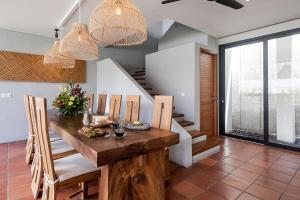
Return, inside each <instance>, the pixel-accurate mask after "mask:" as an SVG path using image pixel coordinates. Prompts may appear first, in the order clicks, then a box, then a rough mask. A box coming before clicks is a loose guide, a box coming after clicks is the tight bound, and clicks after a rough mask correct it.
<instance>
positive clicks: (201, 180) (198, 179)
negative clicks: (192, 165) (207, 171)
mask: <svg viewBox="0 0 300 200" xmlns="http://www.w3.org/2000/svg"><path fill="white" fill-rule="evenodd" d="M185 180H186V181H188V182H191V183H193V184H195V185H197V186H199V187H201V188H203V189H209V188H210V187H212V186H213V185H215V184H216V183H217V182H218V180H217V179H215V178H213V177H210V176H207V175H203V173H198V174H194V175H193V176H190V177H189V178H187V179H185Z"/></svg>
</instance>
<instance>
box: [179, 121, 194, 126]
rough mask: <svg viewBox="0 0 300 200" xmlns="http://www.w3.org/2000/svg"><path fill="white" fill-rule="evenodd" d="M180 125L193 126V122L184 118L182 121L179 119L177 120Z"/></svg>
mask: <svg viewBox="0 0 300 200" xmlns="http://www.w3.org/2000/svg"><path fill="white" fill-rule="evenodd" d="M178 123H179V124H180V125H181V126H182V127H187V126H193V125H194V124H195V123H194V122H190V121H186V120H183V121H180V122H178Z"/></svg>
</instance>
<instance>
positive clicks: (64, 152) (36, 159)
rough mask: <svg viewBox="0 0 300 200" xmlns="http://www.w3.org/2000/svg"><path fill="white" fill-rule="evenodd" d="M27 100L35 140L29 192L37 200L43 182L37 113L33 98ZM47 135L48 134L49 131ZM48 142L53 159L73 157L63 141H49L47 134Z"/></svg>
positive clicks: (70, 148)
mask: <svg viewBox="0 0 300 200" xmlns="http://www.w3.org/2000/svg"><path fill="white" fill-rule="evenodd" d="M28 100H29V110H30V113H31V114H30V117H31V120H30V121H31V122H32V133H33V135H34V136H35V137H34V138H35V140H34V144H33V145H34V150H35V152H34V156H33V161H32V165H31V176H32V181H31V190H32V194H33V197H34V199H37V198H38V196H39V193H40V191H41V188H42V183H43V182H42V180H43V165H42V161H41V154H40V152H39V148H38V146H39V143H38V140H37V139H36V137H37V130H38V129H37V113H36V109H35V107H36V102H35V97H33V96H29V98H28ZM47 130H48V133H49V129H47ZM49 141H50V144H51V147H52V149H51V150H52V152H51V153H52V155H53V159H59V158H63V157H66V156H69V155H73V154H75V153H77V152H76V151H75V150H74V148H73V147H72V146H71V145H69V144H67V143H66V142H64V141H63V140H55V141H51V140H50V134H49Z"/></svg>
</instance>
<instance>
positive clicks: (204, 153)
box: [131, 68, 221, 163]
mask: <svg viewBox="0 0 300 200" xmlns="http://www.w3.org/2000/svg"><path fill="white" fill-rule="evenodd" d="M131 76H132V77H133V78H134V79H135V80H136V81H137V82H138V83H139V84H140V85H141V86H142V87H143V88H144V89H145V90H146V91H147V92H148V93H149V94H150V95H151V96H152V97H154V96H155V95H159V93H158V92H155V91H154V90H153V88H151V87H150V86H148V85H147V83H146V71H145V69H144V68H139V69H138V70H137V71H136V72H135V73H133V74H132V75H131ZM173 119H175V120H176V121H177V122H178V123H179V124H180V125H181V126H182V127H183V128H184V129H185V130H186V131H187V132H188V133H189V134H190V135H191V137H192V144H193V146H192V154H193V163H195V162H198V161H199V160H202V159H204V158H206V157H208V156H210V155H212V154H214V153H216V152H219V151H220V144H221V140H220V139H219V138H218V137H207V135H206V134H205V133H203V132H201V131H199V130H193V129H194V122H190V121H187V120H185V119H184V114H182V113H177V112H176V111H175V107H173Z"/></svg>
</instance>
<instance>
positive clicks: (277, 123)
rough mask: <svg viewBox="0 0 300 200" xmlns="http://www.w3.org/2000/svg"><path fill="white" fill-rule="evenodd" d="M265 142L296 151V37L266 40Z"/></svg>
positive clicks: (299, 115)
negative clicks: (266, 129)
mask: <svg viewBox="0 0 300 200" xmlns="http://www.w3.org/2000/svg"><path fill="white" fill-rule="evenodd" d="M268 86H269V90H268V96H269V97H268V99H269V100H268V104H269V113H268V116H269V133H268V134H269V137H268V138H269V142H271V143H276V144H282V145H286V146H292V147H299V148H300V142H299V138H300V105H299V103H300V34H295V35H292V36H287V37H281V38H276V39H271V40H268Z"/></svg>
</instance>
